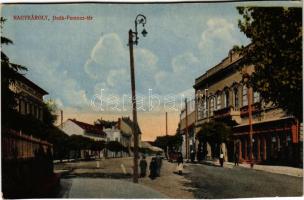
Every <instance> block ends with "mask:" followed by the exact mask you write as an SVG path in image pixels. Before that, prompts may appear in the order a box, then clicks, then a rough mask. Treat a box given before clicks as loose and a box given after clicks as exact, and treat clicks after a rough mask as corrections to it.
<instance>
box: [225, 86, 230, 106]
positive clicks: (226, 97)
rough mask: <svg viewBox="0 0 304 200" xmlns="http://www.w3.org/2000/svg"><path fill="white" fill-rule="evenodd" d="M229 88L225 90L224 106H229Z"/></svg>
mask: <svg viewBox="0 0 304 200" xmlns="http://www.w3.org/2000/svg"><path fill="white" fill-rule="evenodd" d="M229 104H230V102H229V90H226V91H225V92H224V107H225V108H227V107H228V106H229Z"/></svg>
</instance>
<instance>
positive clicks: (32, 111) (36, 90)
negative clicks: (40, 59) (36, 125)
mask: <svg viewBox="0 0 304 200" xmlns="http://www.w3.org/2000/svg"><path fill="white" fill-rule="evenodd" d="M9 88H10V89H11V90H12V91H13V92H14V93H16V96H17V99H16V101H17V107H16V110H17V111H18V112H20V113H21V114H23V115H32V116H34V117H35V118H37V119H39V120H42V119H43V96H44V95H47V94H48V93H47V92H46V91H45V90H44V89H42V88H41V87H39V86H38V85H36V84H35V83H34V82H32V81H31V80H29V79H28V78H26V77H25V76H23V75H21V74H17V79H16V82H15V84H11V85H10V86H9Z"/></svg>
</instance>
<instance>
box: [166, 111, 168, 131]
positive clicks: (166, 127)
mask: <svg viewBox="0 0 304 200" xmlns="http://www.w3.org/2000/svg"><path fill="white" fill-rule="evenodd" d="M166 136H168V113H167V112H166Z"/></svg>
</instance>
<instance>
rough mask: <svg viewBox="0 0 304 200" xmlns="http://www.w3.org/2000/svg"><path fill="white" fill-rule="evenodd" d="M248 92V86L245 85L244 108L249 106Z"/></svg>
mask: <svg viewBox="0 0 304 200" xmlns="http://www.w3.org/2000/svg"><path fill="white" fill-rule="evenodd" d="M247 92H248V88H247V87H246V85H243V94H242V97H243V106H247V105H248V98H247Z"/></svg>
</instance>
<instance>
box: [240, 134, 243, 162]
mask: <svg viewBox="0 0 304 200" xmlns="http://www.w3.org/2000/svg"><path fill="white" fill-rule="evenodd" d="M239 160H240V161H241V160H243V157H242V140H241V139H240V141H239Z"/></svg>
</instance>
